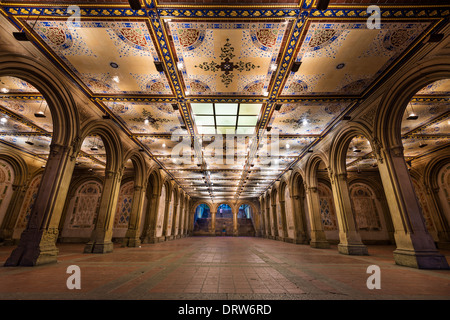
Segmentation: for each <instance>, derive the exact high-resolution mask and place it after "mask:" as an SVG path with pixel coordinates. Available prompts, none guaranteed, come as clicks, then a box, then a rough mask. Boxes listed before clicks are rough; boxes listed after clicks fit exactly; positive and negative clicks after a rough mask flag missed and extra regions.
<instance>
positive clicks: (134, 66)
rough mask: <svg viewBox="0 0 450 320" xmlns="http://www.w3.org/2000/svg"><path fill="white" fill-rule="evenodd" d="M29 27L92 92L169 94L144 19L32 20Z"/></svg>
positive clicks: (165, 78)
mask: <svg viewBox="0 0 450 320" xmlns="http://www.w3.org/2000/svg"><path fill="white" fill-rule="evenodd" d="M34 30H35V32H36V33H37V34H38V35H39V36H40V37H41V38H42V40H43V41H44V42H45V43H46V44H47V46H48V47H49V48H50V49H51V50H52V51H54V52H55V54H56V55H57V56H58V57H59V58H60V59H61V60H62V61H63V63H65V64H66V65H67V66H68V67H69V68H70V70H71V71H72V72H74V73H75V74H76V75H77V76H78V78H79V79H80V80H81V81H82V82H83V83H84V85H85V86H86V87H88V88H89V89H90V90H91V91H92V93H94V94H162V95H167V94H172V91H171V89H170V86H169V83H168V81H167V77H166V76H165V74H164V72H158V71H157V70H156V67H155V64H154V61H158V60H159V58H158V54H157V51H156V49H155V47H154V45H153V43H152V40H151V36H150V33H149V31H148V28H147V25H146V24H145V22H120V21H113V22H110V21H95V22H94V21H81V22H80V26H79V27H76V28H72V27H71V28H68V27H67V25H66V22H65V21H37V23H36V26H35V27H34Z"/></svg>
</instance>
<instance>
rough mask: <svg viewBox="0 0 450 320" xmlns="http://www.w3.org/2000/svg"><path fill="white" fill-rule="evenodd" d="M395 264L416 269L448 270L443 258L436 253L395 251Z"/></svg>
mask: <svg viewBox="0 0 450 320" xmlns="http://www.w3.org/2000/svg"><path fill="white" fill-rule="evenodd" d="M394 260H395V263H396V264H398V265H401V266H405V267H411V268H417V269H450V267H449V265H448V263H447V260H446V259H445V256H444V255H442V254H440V253H439V252H438V251H414V250H405V249H396V250H395V251H394Z"/></svg>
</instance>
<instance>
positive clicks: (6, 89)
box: [1, 88, 9, 93]
mask: <svg viewBox="0 0 450 320" xmlns="http://www.w3.org/2000/svg"><path fill="white" fill-rule="evenodd" d="M1 91H2V92H3V93H8V92H9V89H8V88H2V89H1Z"/></svg>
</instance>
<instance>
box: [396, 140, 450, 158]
mask: <svg viewBox="0 0 450 320" xmlns="http://www.w3.org/2000/svg"><path fill="white" fill-rule="evenodd" d="M402 141H403V147H404V151H403V153H404V156H405V158H406V157H417V156H420V155H423V154H424V153H427V152H429V151H431V150H433V149H435V148H438V147H441V146H444V145H449V141H450V140H449V138H448V137H442V138H435V137H433V138H424V137H423V136H422V137H412V138H406V139H403V140H402Z"/></svg>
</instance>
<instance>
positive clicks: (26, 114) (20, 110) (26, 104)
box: [0, 97, 53, 132]
mask: <svg viewBox="0 0 450 320" xmlns="http://www.w3.org/2000/svg"><path fill="white" fill-rule="evenodd" d="M0 106H2V107H4V108H6V109H8V110H9V111H11V112H13V113H15V114H16V115H19V116H21V117H23V118H24V119H25V120H28V121H30V122H31V123H33V124H35V125H36V126H38V127H39V128H41V129H44V130H45V131H47V132H52V131H53V122H52V115H51V113H50V110H49V108H48V106H47V102H46V101H45V100H25V99H19V100H18V99H8V97H4V98H2V99H1V100H0ZM37 113H41V114H42V115H44V116H45V117H36V116H35V114H37ZM25 131H30V129H29V128H28V129H25Z"/></svg>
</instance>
